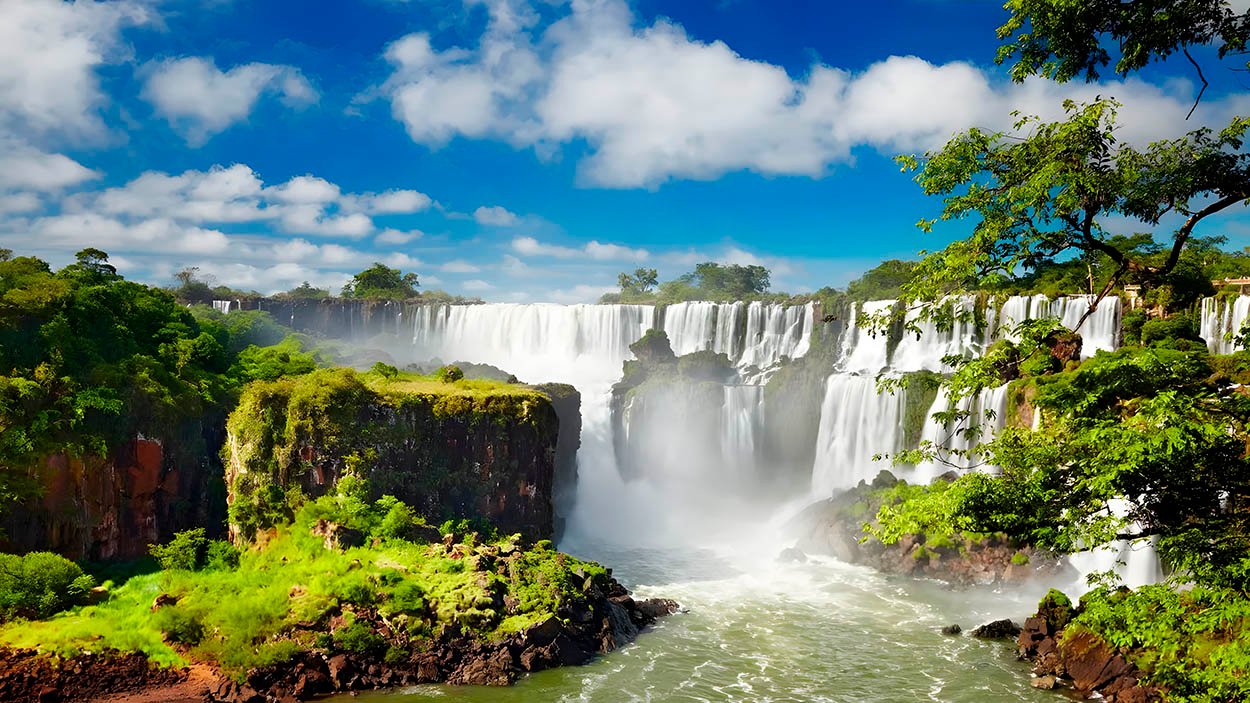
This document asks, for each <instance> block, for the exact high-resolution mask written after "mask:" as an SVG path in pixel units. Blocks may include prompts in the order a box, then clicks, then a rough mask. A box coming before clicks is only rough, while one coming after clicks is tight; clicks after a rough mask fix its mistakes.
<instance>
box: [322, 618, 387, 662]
mask: <svg viewBox="0 0 1250 703" xmlns="http://www.w3.org/2000/svg"><path fill="white" fill-rule="evenodd" d="M334 643H335V644H336V645H338V647H339V648H340V649H342V650H344V651H348V652H351V653H352V654H360V655H362V656H368V655H371V654H377V653H380V652H381V651H382V650H383V649H385V648H386V640H384V639H382V637H381V635H377V634H374V632H373V631H372V630H370V629H369V626H368V625H365V624H364V623H362V622H356V621H354V620H353V621H352V622H350V623H348V624H347V625H344V626H343V627H340V628H339V629H337V630H335V631H334Z"/></svg>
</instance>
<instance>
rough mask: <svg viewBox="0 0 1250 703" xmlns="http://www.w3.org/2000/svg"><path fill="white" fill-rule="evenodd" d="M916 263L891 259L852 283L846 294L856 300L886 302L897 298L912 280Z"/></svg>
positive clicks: (848, 286)
mask: <svg viewBox="0 0 1250 703" xmlns="http://www.w3.org/2000/svg"><path fill="white" fill-rule="evenodd" d="M915 269H916V262H915V261H901V260H899V259H889V260H887V261H882V262H881V263H880V264H878V265H877V266H876V267H875V268H872V269H870V270H868V271H867V272H865V273H864V275H862V276H860V277H859V278H857V279H855V280H854V281H851V282H850V284H848V285H847V287H846V294H847V295H849V296H851V298H853V299H855V300H885V299H888V298H894V297H897V296H898V294H899V291H900V290H902V287H903V284H904V283H907V282H908V281H910V280H911V279H912V272H913V271H914V270H915Z"/></svg>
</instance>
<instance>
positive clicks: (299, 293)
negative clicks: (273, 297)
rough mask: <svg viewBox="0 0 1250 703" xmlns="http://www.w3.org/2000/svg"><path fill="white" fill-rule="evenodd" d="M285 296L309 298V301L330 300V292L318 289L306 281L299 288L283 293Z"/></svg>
mask: <svg viewBox="0 0 1250 703" xmlns="http://www.w3.org/2000/svg"><path fill="white" fill-rule="evenodd" d="M283 295H284V296H287V297H288V298H308V299H314V298H329V297H330V291H329V290H327V289H325V288H317V287H315V286H313V285H311V284H310V283H309V282H308V281H304V282H303V283H301V284H299V285H298V286H296V287H294V288H292V289H291V290H289V291H287V292H285V293H283Z"/></svg>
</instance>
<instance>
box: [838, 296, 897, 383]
mask: <svg viewBox="0 0 1250 703" xmlns="http://www.w3.org/2000/svg"><path fill="white" fill-rule="evenodd" d="M892 307H894V301H893V300H872V301H869V302H867V303H864V305H863V311H862V312H861V313H858V314H856V313H854V312H853V313H852V314H851V318H850V320H849V321H848V323H847V327H846V329H845V330H844V331H843V332H842V340H843V342H842V349H841V354H840V356H839V362H838V363H839V370H840V371H844V372H846V373H860V374H864V373H868V374H875V373H878V372H880V371H882V370H883V369H885V367H886V366H887V365H889V363H890V353H889V349H890V347H889V344H890V342H889V335H888V334H887V333H886V331H885V330H875V331H874V330H870V329H868V328H867V327H863V326H860V325H858V324H857V322H858V319H859V316H860V315H862V316H863V317H868V316H870V315H880V314H882V313H884V312H886V311H887V310H889V309H890V308H892Z"/></svg>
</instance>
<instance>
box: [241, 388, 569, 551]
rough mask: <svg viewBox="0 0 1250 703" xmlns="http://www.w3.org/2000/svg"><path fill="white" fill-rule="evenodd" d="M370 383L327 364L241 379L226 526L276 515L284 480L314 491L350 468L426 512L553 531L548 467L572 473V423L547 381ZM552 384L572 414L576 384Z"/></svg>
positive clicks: (258, 523)
mask: <svg viewBox="0 0 1250 703" xmlns="http://www.w3.org/2000/svg"><path fill="white" fill-rule="evenodd" d="M375 385H376V386H377V387H376V388H375V387H372V386H368V385H366V384H365V383H364V382H363V381H362V380H361V378H360V376H358V375H357V374H355V373H354V372H353V371H351V370H350V369H327V370H322V371H317V372H314V373H312V374H309V375H308V376H305V377H301V378H298V379H283V380H280V381H275V382H271V383H256V384H253V385H252V386H249V387H248V389H247V390H246V391H245V392H244V395H243V398H242V399H241V401H240V403H239V406H238V408H236V410H235V411H234V412H233V413H232V414H231V416H230V420H229V422H228V424H227V429H228V438H227V441H226V446H225V449H224V454H225V459H226V482H227V484H228V485H229V490H230V494H229V502H230V506H231V507H230V518H231V526H230V529H231V534H232V536H233V537H235V538H249V537H250V536H252V535H253V534H254V533H255V532H256V531H257V530H259V529H265V528H266V527H268V526H269V525H270V524H273V521H274V520H275V519H280V518H281V517H282V513H283V511H284V510H286V509H287V508H286V505H287V502H288V501H287V500H286V496H287V495H288V494H289V493H291V492H292V491H298V492H301V493H302V494H303V495H305V496H310V497H317V496H320V495H323V494H325V493H326V492H328V491H330V490H332V489H333V488H334V487H335V486H336V485H337V484H338V482H339V480H340V479H341V478H342V477H344V476H346V475H348V474H355V475H357V476H359V477H360V478H364V479H367V481H368V483H369V486H370V489H371V490H372V492H373V493H374V494H375V495H373V498H377V497H378V496H381V495H393V496H395V497H397V498H399V499H400V500H402V501H403V502H405V503H407V504H409V505H411V506H412V507H413V508H414V509H415V510H416V511H417V512H418V513H419V514H421V515H425V516H428V517H429V518H430V519H431V520H436V521H441V520H445V519H460V518H479V517H480V518H486V519H488V520H490V521H491V522H492V523H493V524H494V525H495V526H496V527H498V528H499V529H500V530H502V531H504V532H505V533H512V532H517V533H520V534H522V535H523V536H525V537H526V538H527V539H530V540H539V539H550V538H552V537H553V536H554V533H555V511H554V501H553V498H554V495H555V484H556V477H557V475H560V476H563V477H565V478H566V480H567V478H568V477H569V476H576V470H577V469H576V464H575V463H572V464H571V465H569V463H570V462H575V461H576V447H577V443H578V439H577V437H576V434H577V432H578V431H579V429H580V423H576V422H571V421H569V422H561V420H560V413H559V412H558V410H557V406H556V403H555V401H554V400H553V397H552V395H551V393H552V390H551V388H550V387H549V388H548V391H547V392H543V391H540V390H537V389H533V388H529V387H526V386H520V385H506V387H501V389H500V390H499V391H498V392H494V391H480V392H478V391H474V392H467V391H463V390H457V389H455V388H453V387H450V386H449V387H448V388H447V389H446V390H442V389H441V388H438V387H437V385H438V384H433V386H434V387H431V384H426V385H416V386H413V387H408V386H405V385H404V383H403V382H402V381H399V382H396V383H395V384H389V383H388V382H385V381H383V382H379V383H377V384H375ZM503 385H504V384H501V386H503ZM560 388H561V390H562V394H561V396H560V398H561V405H562V406H563V408H564V412H565V415H566V417H572V416H573V414H574V406H575V405H576V404H577V403H578V402H580V401H579V399H578V397H577V396H576V391H572V390H571V389H567V387H560ZM560 462H565V466H563V467H561V466H559V463H560Z"/></svg>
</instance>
